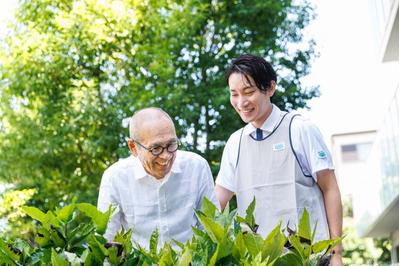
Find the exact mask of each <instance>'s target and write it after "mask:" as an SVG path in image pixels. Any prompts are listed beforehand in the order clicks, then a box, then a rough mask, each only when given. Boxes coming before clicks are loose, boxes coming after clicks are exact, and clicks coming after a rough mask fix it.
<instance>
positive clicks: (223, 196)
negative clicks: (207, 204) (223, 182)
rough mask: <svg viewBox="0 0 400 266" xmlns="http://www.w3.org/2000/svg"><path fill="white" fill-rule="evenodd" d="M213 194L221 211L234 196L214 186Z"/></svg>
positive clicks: (224, 189) (226, 190)
mask: <svg viewBox="0 0 400 266" xmlns="http://www.w3.org/2000/svg"><path fill="white" fill-rule="evenodd" d="M215 193H216V194H217V199H218V201H219V204H220V205H221V208H222V210H223V209H225V206H226V204H227V203H228V202H229V201H230V199H231V198H232V197H233V194H234V193H233V192H232V191H230V190H228V189H226V188H224V187H222V186H220V185H216V186H215Z"/></svg>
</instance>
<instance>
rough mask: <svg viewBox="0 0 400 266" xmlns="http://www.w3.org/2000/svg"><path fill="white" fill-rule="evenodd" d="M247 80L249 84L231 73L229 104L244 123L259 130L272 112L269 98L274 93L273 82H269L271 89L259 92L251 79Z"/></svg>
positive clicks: (238, 74)
mask: <svg viewBox="0 0 400 266" xmlns="http://www.w3.org/2000/svg"><path fill="white" fill-rule="evenodd" d="M248 80H249V81H250V83H249V81H247V79H246V77H245V76H244V75H243V74H240V73H233V74H232V75H231V76H230V77H229V80H228V83H229V90H230V95H231V96H230V99H231V104H232V106H233V108H235V110H236V112H238V113H239V115H240V117H241V118H242V120H243V121H244V122H246V123H252V124H253V126H254V127H256V128H259V127H261V126H262V125H263V123H264V121H265V120H266V119H267V117H268V116H269V115H270V113H271V111H272V105H271V101H270V98H271V96H272V95H274V92H275V82H274V81H272V82H271V88H269V89H268V90H267V91H266V92H261V91H260V90H259V89H258V88H257V87H256V85H255V82H254V80H253V78H251V77H248Z"/></svg>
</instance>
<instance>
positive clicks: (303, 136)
mask: <svg viewBox="0 0 400 266" xmlns="http://www.w3.org/2000/svg"><path fill="white" fill-rule="evenodd" d="M291 137H292V144H293V149H294V152H295V153H296V157H297V159H298V162H299V164H300V167H301V168H302V170H303V173H304V174H306V175H311V176H312V178H313V179H314V180H315V181H316V182H317V172H318V171H321V170H325V169H331V170H333V169H334V166H333V162H332V156H331V153H330V152H329V149H328V147H327V146H326V144H325V141H324V138H323V136H322V134H321V132H320V130H319V129H318V127H317V126H316V125H315V124H314V123H312V122H311V121H309V120H308V119H305V118H303V117H296V118H294V120H293V123H292V136H291Z"/></svg>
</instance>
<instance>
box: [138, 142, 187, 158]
mask: <svg viewBox="0 0 400 266" xmlns="http://www.w3.org/2000/svg"><path fill="white" fill-rule="evenodd" d="M132 141H133V142H135V143H136V144H138V145H139V146H140V147H142V148H143V149H145V150H147V151H148V152H150V153H151V154H152V155H153V156H160V155H161V154H162V153H163V152H164V150H166V151H167V152H169V153H174V152H176V151H177V150H178V149H179V146H180V144H181V143H180V141H179V139H176V141H174V142H170V143H168V144H167V145H166V146H161V145H157V146H155V147H152V148H148V147H146V146H144V145H143V144H141V143H140V142H139V141H137V140H134V139H132ZM175 144H176V149H175V150H173V151H171V150H168V148H169V147H171V145H175ZM158 148H161V150H160V152H154V150H155V149H158Z"/></svg>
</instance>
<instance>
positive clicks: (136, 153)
mask: <svg viewBox="0 0 400 266" xmlns="http://www.w3.org/2000/svg"><path fill="white" fill-rule="evenodd" d="M129 132H130V139H129V140H128V146H129V149H130V151H131V153H132V156H130V157H128V158H126V159H122V160H120V161H118V162H116V163H114V164H113V165H112V166H111V167H109V168H108V169H107V170H106V171H105V173H104V175H103V177H102V180H101V185H100V192H99V199H98V209H99V210H101V211H105V210H107V209H108V207H109V205H110V204H112V205H113V206H117V207H118V211H117V213H116V214H115V215H114V216H113V217H111V219H110V221H109V224H108V228H107V231H106V234H105V237H106V238H107V239H108V240H113V238H114V236H115V234H116V231H118V230H119V229H121V227H123V228H125V229H129V228H133V234H132V241H133V242H137V243H138V244H140V245H141V246H142V247H146V248H148V245H149V243H150V236H151V234H152V232H153V231H154V230H156V228H157V229H158V232H159V244H163V243H164V242H165V241H171V240H172V239H175V240H178V241H180V242H185V241H186V240H189V239H191V237H192V228H191V227H192V226H198V221H197V219H196V216H195V213H194V209H199V208H200V207H201V203H202V199H203V197H207V198H208V199H209V200H211V201H212V202H213V203H214V204H215V205H216V206H219V204H218V201H217V200H216V196H215V193H214V182H213V178H212V175H211V170H210V167H209V165H208V163H207V161H206V160H205V159H203V158H202V157H201V156H199V155H197V154H194V153H192V152H186V151H178V146H179V141H178V138H177V136H176V133H175V127H174V124H173V121H172V119H171V118H170V116H169V115H168V114H167V113H166V112H164V111H163V110H161V109H158V108H146V109H143V110H140V111H138V112H136V113H135V114H134V115H133V116H132V118H131V121H130V125H129ZM172 244H173V243H172Z"/></svg>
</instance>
